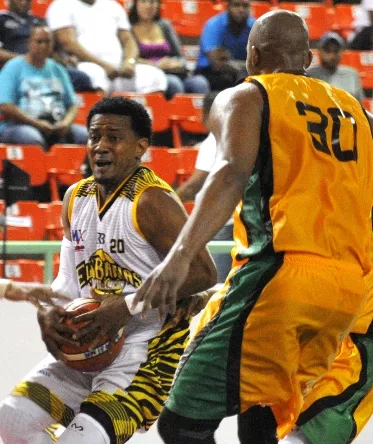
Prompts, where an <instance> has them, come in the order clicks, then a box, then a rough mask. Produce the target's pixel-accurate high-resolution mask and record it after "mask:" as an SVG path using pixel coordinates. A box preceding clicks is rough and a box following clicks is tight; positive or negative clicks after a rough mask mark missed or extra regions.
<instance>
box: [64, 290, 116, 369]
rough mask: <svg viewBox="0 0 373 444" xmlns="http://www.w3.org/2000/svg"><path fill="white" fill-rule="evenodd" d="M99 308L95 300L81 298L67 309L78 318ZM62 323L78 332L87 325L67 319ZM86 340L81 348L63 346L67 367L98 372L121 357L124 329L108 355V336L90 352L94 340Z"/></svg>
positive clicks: (98, 303)
mask: <svg viewBox="0 0 373 444" xmlns="http://www.w3.org/2000/svg"><path fill="white" fill-rule="evenodd" d="M99 306H100V302H99V301H96V300H95V299H89V298H87V299H82V298H80V299H76V300H74V301H73V302H71V303H70V304H68V305H67V306H66V307H65V309H66V311H68V312H73V313H74V316H78V315H81V314H83V313H88V312H90V311H92V310H96V309H97V308H98V307H99ZM62 322H63V323H64V324H65V325H67V326H69V327H70V328H72V329H74V330H76V331H79V330H80V329H81V328H83V327H84V326H85V325H87V322H79V323H77V324H74V323H73V322H72V318H67V317H65V318H63V321H62ZM84 339H85V340H84V342H83V343H82V344H81V346H79V347H78V346H77V347H71V346H69V345H64V344H63V345H61V351H62V353H63V355H64V357H65V359H66V361H67V362H66V365H67V366H69V367H71V368H73V369H74V370H79V371H81V372H98V371H101V370H103V369H104V368H106V367H107V366H109V365H110V364H111V363H112V362H113V361H114V360H115V358H116V357H117V356H118V355H119V353H120V351H121V349H122V346H123V342H124V331H123V328H121V329H120V330H119V331H118V334H117V337H116V338H115V344H114V346H113V347H112V349H111V353H108V349H109V345H110V341H109V337H108V336H107V335H106V336H105V337H104V338H103V340H102V343H101V344H99V345H98V346H97V347H96V348H95V349H93V350H90V344H91V343H92V341H93V339H94V338H84Z"/></svg>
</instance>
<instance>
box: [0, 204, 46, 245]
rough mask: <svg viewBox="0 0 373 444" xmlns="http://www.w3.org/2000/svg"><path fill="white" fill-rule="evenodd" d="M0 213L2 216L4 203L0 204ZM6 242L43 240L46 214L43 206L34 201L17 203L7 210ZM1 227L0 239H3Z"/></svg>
mask: <svg viewBox="0 0 373 444" xmlns="http://www.w3.org/2000/svg"><path fill="white" fill-rule="evenodd" d="M0 212H1V214H4V201H1V202H0ZM7 216H8V220H7V233H6V238H7V240H43V239H44V238H45V226H46V224H47V213H46V210H45V208H44V206H43V204H39V203H38V202H36V201H19V202H16V203H15V204H13V205H11V206H10V207H8V209H7ZM3 236H4V230H3V227H2V229H1V232H0V239H3Z"/></svg>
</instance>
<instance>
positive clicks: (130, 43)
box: [118, 29, 139, 78]
mask: <svg viewBox="0 0 373 444" xmlns="http://www.w3.org/2000/svg"><path fill="white" fill-rule="evenodd" d="M118 39H119V41H120V43H121V45H122V48H123V54H124V56H125V59H124V60H123V62H122V64H121V66H120V68H119V75H120V76H121V77H127V78H132V77H133V76H134V75H135V64H136V60H137V57H138V55H139V49H138V47H137V43H136V40H135V38H134V37H133V35H132V33H131V31H129V30H127V29H120V30H119V31H118Z"/></svg>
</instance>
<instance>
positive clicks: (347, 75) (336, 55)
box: [307, 32, 364, 102]
mask: <svg viewBox="0 0 373 444" xmlns="http://www.w3.org/2000/svg"><path fill="white" fill-rule="evenodd" d="M344 47H345V42H344V40H343V39H342V37H340V36H339V35H338V34H336V33H335V32H328V33H327V34H325V35H324V36H323V37H322V38H321V39H320V42H319V56H320V65H318V66H313V67H312V68H309V69H308V70H307V75H309V76H310V77H314V78H316V79H320V80H324V82H327V83H329V84H330V85H333V86H336V87H337V88H340V89H344V90H345V91H347V92H348V93H350V94H351V95H353V96H354V97H355V98H356V99H357V100H359V101H360V102H361V101H362V100H363V99H364V91H363V88H362V86H361V82H360V77H359V73H358V72H357V71H356V69H354V68H352V67H350V66H344V65H340V64H339V63H340V61H341V57H342V53H343V49H344Z"/></svg>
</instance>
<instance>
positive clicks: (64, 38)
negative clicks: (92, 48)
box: [54, 27, 118, 80]
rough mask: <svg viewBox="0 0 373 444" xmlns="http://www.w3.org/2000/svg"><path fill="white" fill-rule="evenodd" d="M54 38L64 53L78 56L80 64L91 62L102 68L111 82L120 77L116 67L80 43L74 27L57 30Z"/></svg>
mask: <svg viewBox="0 0 373 444" xmlns="http://www.w3.org/2000/svg"><path fill="white" fill-rule="evenodd" d="M54 36H55V39H56V42H57V43H58V45H60V46H61V48H62V49H63V50H64V51H66V52H68V53H69V54H72V55H74V56H76V57H77V58H78V60H79V61H80V62H90V63H95V64H96V65H99V66H101V67H102V68H104V70H105V71H106V74H107V76H108V77H109V79H111V80H112V79H115V78H116V77H118V70H117V68H116V67H115V66H113V65H111V64H110V63H106V62H105V61H104V60H102V59H100V58H99V57H96V56H95V55H94V54H92V53H90V52H89V51H87V50H86V49H85V48H84V47H83V46H82V45H81V44H80V43H79V42H78V39H77V38H76V33H75V29H74V28H73V27H67V28H61V29H57V30H56V31H54Z"/></svg>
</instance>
